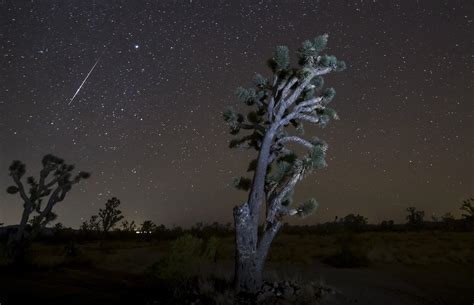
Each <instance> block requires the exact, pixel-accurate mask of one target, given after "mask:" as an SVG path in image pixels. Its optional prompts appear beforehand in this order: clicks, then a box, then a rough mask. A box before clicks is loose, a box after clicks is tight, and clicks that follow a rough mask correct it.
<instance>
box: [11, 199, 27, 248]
mask: <svg viewBox="0 0 474 305" xmlns="http://www.w3.org/2000/svg"><path fill="white" fill-rule="evenodd" d="M29 216H30V207H29V206H28V203H25V208H24V209H23V214H22V215H21V221H20V224H19V225H18V229H17V230H16V235H15V241H17V242H19V241H21V240H22V239H23V235H24V234H25V228H26V225H27V224H28V218H29Z"/></svg>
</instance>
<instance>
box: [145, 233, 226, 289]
mask: <svg viewBox="0 0 474 305" xmlns="http://www.w3.org/2000/svg"><path fill="white" fill-rule="evenodd" d="M218 245H219V241H218V239H217V238H215V237H211V238H209V239H208V240H207V241H204V240H203V239H201V238H197V237H194V236H192V235H190V234H186V235H183V236H181V237H179V238H178V239H176V240H175V241H173V242H172V243H171V248H170V250H169V252H168V253H167V254H166V255H165V256H164V257H163V258H162V259H161V260H159V261H158V262H157V263H155V264H153V265H152V266H151V267H150V268H149V269H148V270H147V272H148V274H149V275H151V276H152V277H154V278H157V279H160V280H166V281H186V280H189V279H191V278H193V277H195V276H196V275H197V274H198V272H199V270H200V267H201V265H202V264H203V263H205V262H211V261H215V259H216V255H217V248H218Z"/></svg>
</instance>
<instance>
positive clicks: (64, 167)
mask: <svg viewBox="0 0 474 305" xmlns="http://www.w3.org/2000/svg"><path fill="white" fill-rule="evenodd" d="M42 165H43V168H42V169H41V171H40V175H39V179H38V180H36V179H35V178H34V177H32V176H31V177H28V178H27V179H26V183H27V184H28V185H29V191H26V190H25V186H24V184H23V182H22V181H21V180H22V177H23V176H24V175H25V173H26V169H25V164H24V163H23V162H21V161H18V160H16V161H13V162H12V164H11V165H10V168H9V170H10V176H11V177H12V179H13V181H14V183H15V185H12V186H10V187H8V188H7V192H8V193H10V194H16V193H18V194H19V195H20V197H21V199H22V200H23V214H22V216H21V221H20V225H19V226H18V230H17V232H16V235H15V239H14V240H15V241H16V242H19V241H21V240H22V239H23V238H24V234H25V228H26V225H27V223H28V221H29V220H30V216H31V215H32V213H37V215H36V216H34V218H33V219H32V220H33V228H34V229H35V231H36V232H39V230H41V229H42V228H44V227H45V226H46V224H48V223H49V222H50V221H52V220H54V219H55V218H56V215H55V214H54V213H53V212H52V210H53V208H54V206H55V205H56V204H58V203H59V202H61V201H63V200H64V198H66V194H67V193H68V192H69V191H70V190H71V188H72V186H73V185H74V184H76V183H78V182H80V181H81V180H82V179H87V178H89V176H90V174H89V173H86V172H79V173H78V174H76V175H75V176H74V177H73V175H72V171H73V170H74V165H69V164H66V163H65V162H64V160H63V159H61V158H58V157H56V156H53V155H50V154H49V155H46V156H44V157H43V160H42ZM43 199H45V201H46V202H47V203H46V206H45V207H43V206H42V202H43Z"/></svg>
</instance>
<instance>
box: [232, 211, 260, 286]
mask: <svg viewBox="0 0 474 305" xmlns="http://www.w3.org/2000/svg"><path fill="white" fill-rule="evenodd" d="M234 221H235V275H234V276H235V279H234V284H235V290H236V291H237V292H238V293H245V294H254V293H256V292H257V291H258V290H259V289H260V287H261V285H262V271H263V270H262V266H261V264H260V260H259V259H258V253H257V240H256V239H255V238H254V234H252V233H253V232H252V231H253V227H252V222H253V221H252V218H251V215H250V208H249V205H248V204H247V203H244V204H243V205H241V206H238V207H235V208H234Z"/></svg>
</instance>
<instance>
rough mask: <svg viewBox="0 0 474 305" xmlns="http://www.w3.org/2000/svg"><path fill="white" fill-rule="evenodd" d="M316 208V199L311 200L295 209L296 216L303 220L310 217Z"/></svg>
mask: <svg viewBox="0 0 474 305" xmlns="http://www.w3.org/2000/svg"><path fill="white" fill-rule="evenodd" d="M317 208H318V202H317V201H316V199H314V198H311V199H309V200H307V201H305V202H303V203H301V204H300V205H299V206H298V208H297V209H296V211H297V215H298V216H300V217H302V218H304V217H307V216H309V215H311V214H312V213H313V212H314V211H315V210H316V209H317Z"/></svg>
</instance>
